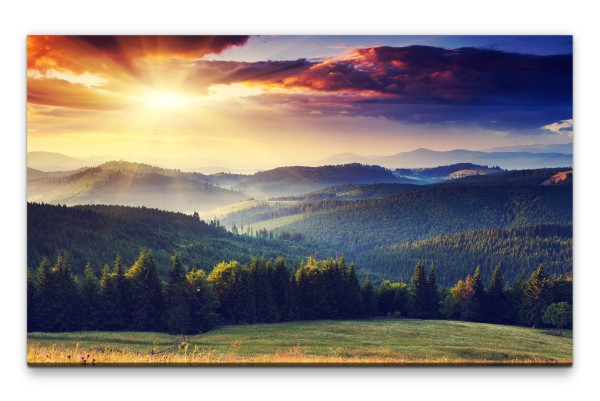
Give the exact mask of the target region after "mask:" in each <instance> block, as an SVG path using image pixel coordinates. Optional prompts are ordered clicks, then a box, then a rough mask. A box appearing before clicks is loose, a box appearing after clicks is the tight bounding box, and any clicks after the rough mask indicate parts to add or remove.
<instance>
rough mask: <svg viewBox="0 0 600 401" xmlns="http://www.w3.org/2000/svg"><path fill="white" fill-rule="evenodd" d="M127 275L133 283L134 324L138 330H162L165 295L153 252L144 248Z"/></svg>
mask: <svg viewBox="0 0 600 401" xmlns="http://www.w3.org/2000/svg"><path fill="white" fill-rule="evenodd" d="M125 277H126V278H127V280H128V281H129V283H130V284H131V302H132V316H131V318H132V326H133V328H135V329H136V330H160V329H161V328H162V327H161V326H162V325H161V323H162V314H163V296H162V285H161V282H160V279H159V278H158V268H157V266H156V263H155V262H154V257H153V256H152V252H151V251H150V250H148V249H142V250H141V251H140V256H139V257H138V259H137V260H136V261H135V263H134V264H133V266H131V268H130V269H129V270H128V271H127V273H126V274H125Z"/></svg>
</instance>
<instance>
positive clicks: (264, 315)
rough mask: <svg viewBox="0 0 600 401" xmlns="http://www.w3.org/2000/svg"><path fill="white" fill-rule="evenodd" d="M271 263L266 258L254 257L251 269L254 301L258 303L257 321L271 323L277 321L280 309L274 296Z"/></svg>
mask: <svg viewBox="0 0 600 401" xmlns="http://www.w3.org/2000/svg"><path fill="white" fill-rule="evenodd" d="M270 270H271V268H270V263H269V264H267V262H266V261H265V259H264V258H260V259H258V258H253V259H252V261H251V262H250V271H252V276H253V278H254V303H255V305H256V322H259V323H271V322H275V321H277V319H278V317H279V309H278V308H277V305H276V304H275V300H274V298H273V289H272V288H271V277H270Z"/></svg>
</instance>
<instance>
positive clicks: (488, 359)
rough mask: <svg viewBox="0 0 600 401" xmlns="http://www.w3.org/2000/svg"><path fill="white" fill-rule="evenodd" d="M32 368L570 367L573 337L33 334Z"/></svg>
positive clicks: (319, 329)
mask: <svg viewBox="0 0 600 401" xmlns="http://www.w3.org/2000/svg"><path fill="white" fill-rule="evenodd" d="M88 355H89V356H88ZM81 357H83V359H82V358H81ZM27 362H28V363H29V364H31V365H77V366H79V365H84V364H85V366H92V365H111V364H114V365H118V364H129V365H131V364H133V365H145V364H178V365H180V364H181V365H184V364H192V365H205V364H224V365H230V364H342V365H353V364H373V365H390V364H400V365H402V364H405V365H460V364H473V365H504V364H507V365H529V364H535V365H569V364H571V363H572V337H571V332H567V333H566V334H565V336H562V337H561V336H558V335H556V333H555V332H554V331H549V330H533V329H530V328H524V327H514V326H500V325H489V324H477V323H467V322H454V321H422V320H362V321H311V322H292V323H277V324H268V325H267V324H260V325H247V326H225V327H222V328H219V329H217V330H213V331H210V332H208V333H204V334H200V335H196V336H189V337H181V336H171V335H167V334H161V333H141V332H116V333H110V332H79V333H30V334H29V336H28V350H27Z"/></svg>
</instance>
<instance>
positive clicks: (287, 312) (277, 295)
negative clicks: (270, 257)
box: [270, 257, 295, 321]
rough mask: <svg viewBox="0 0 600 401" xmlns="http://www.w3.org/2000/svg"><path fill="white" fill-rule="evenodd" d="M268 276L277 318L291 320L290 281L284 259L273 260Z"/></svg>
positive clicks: (292, 315) (292, 316) (292, 317)
mask: <svg viewBox="0 0 600 401" xmlns="http://www.w3.org/2000/svg"><path fill="white" fill-rule="evenodd" d="M270 277H271V288H272V290H273V299H274V302H275V304H276V305H277V308H278V310H279V318H278V320H279V321H288V320H293V319H294V318H295V316H294V314H293V308H292V282H291V276H290V271H289V270H288V268H287V266H286V264H285V259H283V258H281V257H279V258H277V259H276V260H275V267H274V268H273V270H272V273H271V275H270Z"/></svg>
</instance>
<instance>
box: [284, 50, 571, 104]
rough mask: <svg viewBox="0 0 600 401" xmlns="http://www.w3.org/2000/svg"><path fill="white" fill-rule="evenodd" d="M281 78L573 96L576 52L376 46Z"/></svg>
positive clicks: (446, 96) (475, 94) (403, 94)
mask: <svg viewBox="0 0 600 401" xmlns="http://www.w3.org/2000/svg"><path fill="white" fill-rule="evenodd" d="M283 83H284V85H286V86H290V87H303V88H310V89H316V90H323V91H342V90H349V91H357V90H358V91H360V90H369V91H373V92H376V93H380V94H389V95H395V96H396V97H399V98H401V99H403V100H405V101H407V102H421V103H422V102H427V103H459V102H461V103H464V102H467V103H479V102H481V101H484V102H486V103H490V102H491V103H497V102H499V101H501V99H511V100H513V101H519V102H522V103H527V102H539V101H542V100H546V101H548V100H550V101H557V100H559V101H565V102H567V101H570V99H571V98H572V57H571V56H569V55H560V56H535V55H526V54H517V53H505V52H500V51H493V50H486V49H475V48H461V49H442V48H437V47H429V46H408V47H373V48H366V49H357V50H354V51H351V52H347V53H345V57H341V58H338V59H328V60H325V61H323V62H321V63H319V64H315V65H312V66H310V67H309V68H306V69H304V70H303V71H302V72H301V73H300V74H298V75H295V76H292V77H289V78H288V79H286V80H284V82H283Z"/></svg>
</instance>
